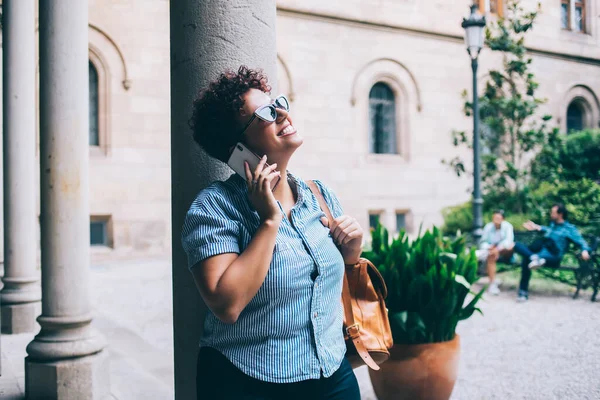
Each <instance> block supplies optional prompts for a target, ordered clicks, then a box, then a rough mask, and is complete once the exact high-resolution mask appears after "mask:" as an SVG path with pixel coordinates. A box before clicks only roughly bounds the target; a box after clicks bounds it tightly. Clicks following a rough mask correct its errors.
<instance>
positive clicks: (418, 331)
mask: <svg viewBox="0 0 600 400" xmlns="http://www.w3.org/2000/svg"><path fill="white" fill-rule="evenodd" d="M465 243H466V240H465V237H464V236H458V237H457V238H456V239H454V240H450V239H447V238H444V237H443V236H442V233H441V231H439V230H438V229H437V228H433V230H432V231H427V232H425V233H423V234H422V235H421V234H420V235H419V237H417V238H416V239H415V240H412V241H411V240H410V239H409V238H408V236H407V235H406V233H405V232H400V233H399V234H398V236H397V237H394V238H393V239H392V240H391V241H390V240H389V234H388V231H387V230H386V229H385V228H384V227H382V226H381V225H380V226H379V227H378V228H377V229H374V230H373V232H372V249H371V250H370V251H367V252H364V253H363V256H364V257H366V258H368V259H370V260H371V261H372V262H373V264H375V265H376V266H377V268H378V270H379V272H381V275H382V276H383V279H384V280H385V283H386V285H387V288H388V296H387V298H386V305H387V308H388V317H389V320H390V326H391V328H392V335H393V338H394V343H398V344H402V343H403V344H418V343H434V342H444V341H448V340H452V339H453V338H454V336H455V331H456V325H457V324H458V322H459V321H461V320H464V319H467V318H469V317H470V316H472V315H473V313H474V312H475V311H479V312H481V310H479V309H478V308H477V307H476V304H477V302H478V301H479V299H480V298H481V296H482V295H483V292H484V290H485V288H484V289H482V290H481V291H480V292H479V293H477V294H474V297H473V299H472V300H471V301H470V302H469V303H468V304H466V305H465V303H466V302H465V299H466V297H467V295H468V294H469V293H471V290H470V289H471V284H472V283H473V282H475V281H476V280H477V258H476V256H475V252H474V251H468V250H467V247H466V244H465Z"/></svg>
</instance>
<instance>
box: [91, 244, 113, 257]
mask: <svg viewBox="0 0 600 400" xmlns="http://www.w3.org/2000/svg"><path fill="white" fill-rule="evenodd" d="M114 250H115V249H113V248H112V247H109V246H103V245H90V253H91V254H92V255H97V254H110V253H112V252H113V251H114Z"/></svg>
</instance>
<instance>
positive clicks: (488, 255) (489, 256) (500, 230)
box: [476, 210, 515, 295]
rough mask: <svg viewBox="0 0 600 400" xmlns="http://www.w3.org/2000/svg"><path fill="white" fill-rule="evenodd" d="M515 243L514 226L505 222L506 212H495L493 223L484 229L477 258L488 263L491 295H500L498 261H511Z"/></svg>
mask: <svg viewBox="0 0 600 400" xmlns="http://www.w3.org/2000/svg"><path fill="white" fill-rule="evenodd" d="M514 241H515V234H514V230H513V226H512V225H511V223H510V222H508V221H505V220H504V211H503V210H497V211H494V214H493V216H492V222H490V223H488V224H487V225H486V226H485V227H484V228H483V235H482V236H481V241H480V242H479V250H477V252H476V253H477V258H478V259H479V260H480V261H486V263H487V272H488V277H489V278H490V286H489V287H488V291H489V293H490V294H493V295H498V294H500V288H499V287H498V282H497V281H496V263H497V262H498V260H502V261H506V262H508V261H510V258H511V257H512V254H513V252H512V247H513V245H514Z"/></svg>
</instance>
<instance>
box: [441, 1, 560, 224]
mask: <svg viewBox="0 0 600 400" xmlns="http://www.w3.org/2000/svg"><path fill="white" fill-rule="evenodd" d="M539 11H540V6H539V4H538V7H537V9H536V10H535V11H530V12H528V11H525V10H524V9H523V8H522V7H521V6H520V4H519V1H518V0H512V1H509V3H508V10H507V16H506V18H499V19H498V20H497V22H492V23H491V24H490V25H489V26H488V28H487V29H486V40H485V42H486V45H487V46H488V47H489V48H490V50H492V51H493V52H499V53H501V54H502V69H493V70H491V71H489V77H488V79H487V81H486V82H485V89H484V90H483V94H482V96H481V97H480V98H479V104H480V109H479V112H480V117H481V121H482V128H481V129H480V132H479V134H480V135H481V143H482V147H483V154H482V187H483V193H484V195H486V194H492V192H493V194H494V196H493V197H500V198H502V197H510V198H512V199H515V201H513V202H512V203H513V204H512V207H513V208H514V209H513V210H510V211H513V212H522V211H523V208H524V205H525V195H524V192H523V190H524V188H525V185H526V182H527V176H528V174H529V168H528V167H529V165H528V160H527V157H526V155H527V154H528V153H530V152H535V151H537V150H539V149H541V148H542V146H543V145H544V143H546V142H547V141H548V140H551V138H552V137H556V135H558V129H557V128H551V127H549V121H550V119H551V116H549V115H544V116H541V117H540V116H539V115H537V111H538V107H539V105H540V104H542V103H544V101H545V100H543V99H541V98H538V97H536V95H535V92H536V89H537V88H538V83H537V82H536V81H535V77H534V74H533V73H532V72H531V71H530V65H531V62H532V59H531V57H529V56H528V54H527V49H526V47H525V44H524V43H525V34H526V33H527V32H528V31H530V30H531V29H532V28H533V24H534V22H535V20H536V18H537V16H538V13H539ZM462 95H463V98H464V99H465V103H464V113H465V115H466V116H469V117H470V116H471V115H472V114H473V104H472V102H470V101H469V100H468V99H467V92H466V90H465V91H464V92H463V94H462ZM452 140H453V144H454V146H457V147H459V146H467V147H469V148H472V143H471V139H470V137H469V135H468V134H467V133H465V132H464V131H453V132H452ZM444 163H446V164H449V165H450V166H451V167H452V168H453V169H454V171H455V172H456V174H457V175H458V176H461V175H463V174H464V173H465V172H467V171H466V168H465V163H464V162H463V161H462V159H460V157H455V158H454V159H452V160H450V161H444Z"/></svg>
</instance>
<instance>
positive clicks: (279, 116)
mask: <svg viewBox="0 0 600 400" xmlns="http://www.w3.org/2000/svg"><path fill="white" fill-rule="evenodd" d="M276 110H277V118H276V120H275V121H276V122H277V123H278V124H280V123H282V122H283V121H284V120H285V119H286V118H287V117H288V115H289V113H288V112H287V111H285V110H284V109H283V108H276Z"/></svg>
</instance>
